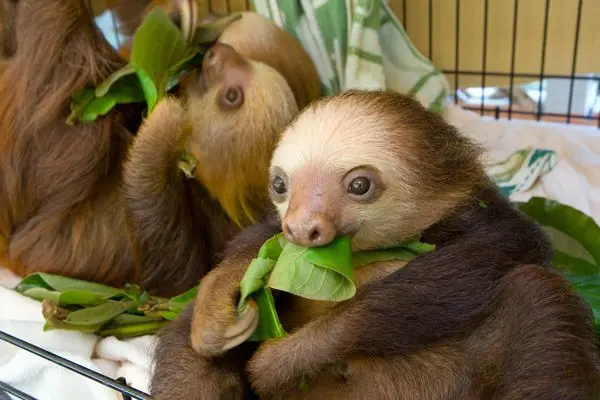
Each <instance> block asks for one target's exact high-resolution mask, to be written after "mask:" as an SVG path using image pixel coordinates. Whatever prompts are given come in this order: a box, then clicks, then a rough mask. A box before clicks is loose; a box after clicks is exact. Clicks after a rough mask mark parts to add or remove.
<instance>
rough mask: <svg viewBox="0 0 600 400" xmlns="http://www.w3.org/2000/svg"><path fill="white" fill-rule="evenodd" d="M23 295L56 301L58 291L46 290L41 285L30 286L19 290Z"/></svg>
mask: <svg viewBox="0 0 600 400" xmlns="http://www.w3.org/2000/svg"><path fill="white" fill-rule="evenodd" d="M21 293H22V294H23V295H24V296H27V297H31V298H32V299H35V300H38V301H42V300H53V301H58V299H59V298H60V292H56V291H54V290H48V289H45V288H42V287H32V288H29V289H26V290H24V291H23V292H21Z"/></svg>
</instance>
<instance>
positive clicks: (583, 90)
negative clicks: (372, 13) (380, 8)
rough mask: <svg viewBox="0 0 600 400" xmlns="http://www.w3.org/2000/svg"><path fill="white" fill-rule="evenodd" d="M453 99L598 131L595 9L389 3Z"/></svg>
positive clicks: (598, 13)
mask: <svg viewBox="0 0 600 400" xmlns="http://www.w3.org/2000/svg"><path fill="white" fill-rule="evenodd" d="M390 4H391V5H392V7H393V8H394V9H395V11H396V13H397V14H398V15H399V16H400V19H401V21H403V23H404V26H405V29H406V30H407V32H408V34H409V35H410V37H411V39H412V40H413V42H414V43H415V46H416V47H417V48H418V49H419V50H420V51H421V52H423V54H425V55H427V56H428V57H429V58H430V59H431V60H432V61H433V63H434V64H435V65H436V66H437V67H438V68H440V69H441V70H442V71H443V72H444V73H445V75H446V77H447V79H448V81H449V83H450V85H451V86H452V87H453V90H454V93H453V96H452V97H453V100H454V102H455V103H456V104H460V105H461V106H463V107H464V108H467V109H471V110H474V111H477V112H478V113H479V114H481V115H493V116H495V117H496V118H508V119H512V118H526V119H534V120H538V121H539V120H550V121H558V122H564V123H582V124H587V125H592V124H593V125H596V126H598V127H600V114H599V112H598V111H599V108H600V104H599V103H600V102H599V96H598V88H599V79H600V76H599V73H600V42H599V41H598V40H597V37H598V33H600V30H599V29H598V22H597V21H598V19H599V18H600V2H598V1H596V0H399V1H390Z"/></svg>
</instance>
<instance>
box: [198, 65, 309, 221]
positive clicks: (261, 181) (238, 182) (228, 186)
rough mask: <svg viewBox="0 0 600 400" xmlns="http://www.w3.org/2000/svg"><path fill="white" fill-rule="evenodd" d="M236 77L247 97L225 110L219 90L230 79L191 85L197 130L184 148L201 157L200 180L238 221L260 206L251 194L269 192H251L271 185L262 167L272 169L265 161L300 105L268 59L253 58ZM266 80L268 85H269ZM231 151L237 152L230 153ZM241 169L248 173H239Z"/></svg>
mask: <svg viewBox="0 0 600 400" xmlns="http://www.w3.org/2000/svg"><path fill="white" fill-rule="evenodd" d="M235 78H237V80H238V82H236V84H240V85H241V87H242V89H243V96H244V100H243V103H242V104H241V106H240V107H239V108H236V109H224V108H223V107H221V105H220V104H219V96H221V94H220V93H221V91H222V90H223V89H224V88H226V86H227V85H228V84H231V82H230V80H229V79H228V78H227V77H226V78H225V79H223V81H222V82H219V83H216V84H213V85H211V86H210V87H207V88H206V90H205V91H197V90H195V89H194V88H193V87H191V89H190V90H189V91H188V94H187V105H188V114H189V121H190V123H191V126H192V127H193V128H192V129H193V130H192V134H191V136H190V137H189V140H188V142H187V143H186V149H187V151H188V152H190V153H191V154H193V155H194V156H195V157H196V159H197V160H198V165H197V167H196V175H197V178H198V179H199V181H200V182H202V183H203V184H204V185H205V186H206V187H208V188H211V190H212V195H213V196H215V197H216V198H217V199H219V201H220V202H221V203H222V206H223V207H224V208H225V210H226V211H227V213H228V214H229V215H230V216H231V217H232V218H234V220H236V222H239V223H247V222H248V221H252V219H253V217H254V216H255V214H256V209H258V208H261V207H262V204H249V203H248V199H250V198H259V199H260V198H263V199H266V198H267V192H266V191H265V192H264V194H263V195H261V194H256V195H255V194H254V193H250V192H252V191H257V190H259V188H264V187H265V186H266V185H267V176H266V174H265V172H264V171H266V170H267V168H268V164H267V160H269V159H270V156H271V152H272V151H273V149H274V147H275V145H276V143H277V140H278V138H279V133H280V131H281V129H282V127H283V126H285V124H286V123H288V121H290V119H291V118H292V117H293V116H294V114H295V113H296V112H297V111H298V107H297V105H296V102H295V100H294V96H293V93H292V90H291V89H290V87H289V85H288V84H287V82H286V80H285V79H284V78H283V77H282V76H281V75H280V74H279V73H278V72H277V71H276V70H275V69H273V68H271V67H269V66H268V65H266V64H263V63H260V62H256V61H249V68H248V71H247V73H246V74H245V75H244V76H241V77H240V76H237V77H235ZM265 85H268V87H269V90H265ZM224 137H225V138H226V139H225V140H224ZM232 154H235V155H236V157H231V155H232ZM215 157H221V162H219V163H215V162H214V160H215ZM261 160H265V161H261ZM249 168H250V169H249ZM242 170H243V171H245V173H244V174H240V173H239V171H242ZM259 203H262V201H259Z"/></svg>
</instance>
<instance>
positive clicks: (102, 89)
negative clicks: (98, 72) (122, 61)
mask: <svg viewBox="0 0 600 400" xmlns="http://www.w3.org/2000/svg"><path fill="white" fill-rule="evenodd" d="M133 74H135V67H134V66H133V65H132V64H127V65H126V66H124V67H123V68H121V69H119V70H117V71H115V72H113V73H112V74H110V75H109V76H108V78H106V79H105V80H104V82H102V83H101V84H100V85H98V87H96V90H95V92H94V94H95V95H96V97H102V96H104V95H105V94H106V93H108V91H109V90H110V88H111V87H112V85H113V84H114V83H115V82H116V81H118V80H119V79H121V78H123V77H125V76H128V75H133Z"/></svg>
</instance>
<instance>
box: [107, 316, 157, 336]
mask: <svg viewBox="0 0 600 400" xmlns="http://www.w3.org/2000/svg"><path fill="white" fill-rule="evenodd" d="M168 323H169V321H164V320H162V321H161V320H157V321H148V322H142V323H138V324H131V325H120V326H111V327H107V328H104V329H101V330H99V331H98V332H97V334H98V335H99V336H101V337H107V336H115V337H117V338H119V339H125V338H132V337H137V336H143V335H153V334H155V333H156V332H158V331H159V330H160V329H161V328H163V327H164V326H166V325H167V324H168Z"/></svg>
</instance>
